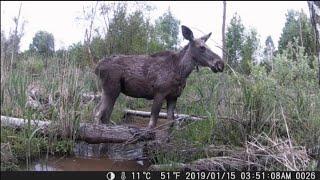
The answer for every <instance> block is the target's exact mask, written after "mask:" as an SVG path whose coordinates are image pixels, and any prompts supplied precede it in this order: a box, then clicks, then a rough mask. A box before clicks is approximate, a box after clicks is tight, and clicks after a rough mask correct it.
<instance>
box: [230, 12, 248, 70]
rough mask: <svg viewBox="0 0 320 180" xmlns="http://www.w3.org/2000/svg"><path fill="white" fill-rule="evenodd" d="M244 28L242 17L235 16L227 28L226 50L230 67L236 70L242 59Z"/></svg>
mask: <svg viewBox="0 0 320 180" xmlns="http://www.w3.org/2000/svg"><path fill="white" fill-rule="evenodd" d="M244 30H245V28H244V26H243V24H242V22H241V18H240V16H238V15H237V14H234V16H233V17H232V19H231V21H230V25H229V26H228V28H227V33H226V38H227V39H226V48H227V52H228V61H229V64H230V66H231V67H232V68H233V69H235V68H237V67H238V65H239V62H240V60H241V59H240V58H241V47H242V42H243V40H244Z"/></svg>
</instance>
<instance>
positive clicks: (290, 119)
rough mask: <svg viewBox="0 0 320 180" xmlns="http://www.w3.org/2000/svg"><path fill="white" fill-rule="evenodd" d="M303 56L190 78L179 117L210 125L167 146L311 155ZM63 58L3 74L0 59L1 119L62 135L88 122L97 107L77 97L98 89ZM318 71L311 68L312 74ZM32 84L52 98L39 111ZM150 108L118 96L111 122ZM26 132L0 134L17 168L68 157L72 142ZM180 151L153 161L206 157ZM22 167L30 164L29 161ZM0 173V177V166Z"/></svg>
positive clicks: (313, 106)
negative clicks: (54, 126)
mask: <svg viewBox="0 0 320 180" xmlns="http://www.w3.org/2000/svg"><path fill="white" fill-rule="evenodd" d="M307 58H308V57H306V56H304V55H303V49H300V51H299V52H298V53H297V60H296V61H293V60H291V59H288V58H287V54H286V52H285V53H284V54H282V55H278V56H277V57H276V58H275V60H274V69H273V70H272V71H271V72H269V73H267V72H266V70H265V69H264V68H263V67H262V66H259V65H253V66H252V67H251V68H252V73H251V74H250V75H249V76H247V75H243V74H239V73H236V72H224V73H225V77H226V78H225V81H224V82H221V81H220V79H221V78H220V76H221V74H214V73H212V72H211V71H210V70H208V69H201V70H200V72H199V73H192V74H191V76H190V77H189V79H188V81H187V86H186V88H185V90H184V92H183V94H182V96H181V97H180V98H179V99H178V103H177V109H176V111H177V112H178V113H185V114H193V115H205V116H208V117H209V118H208V120H206V121H203V122H194V123H191V124H190V125H188V126H185V127H184V128H182V129H179V130H175V131H174V132H173V139H172V142H174V143H175V146H176V147H177V149H179V147H195V148H205V147H207V146H209V145H228V146H232V147H244V146H245V145H246V142H248V141H250V140H252V138H253V137H257V136H259V135H261V134H266V135H268V136H269V137H272V138H288V136H290V137H289V138H290V139H291V140H292V142H293V143H294V144H295V145H301V146H306V147H307V149H317V148H318V149H317V152H318V154H316V155H315V156H314V157H313V158H320V157H319V146H320V139H319V137H320V92H319V86H318V85H317V79H316V69H312V68H310V66H309V65H308V63H307V62H308V61H307ZM69 59H70V58H69V57H68V54H65V56H64V57H51V58H47V61H48V66H47V67H45V66H44V63H43V62H44V61H45V59H44V57H40V56H28V57H20V59H19V62H17V63H16V64H17V65H16V66H14V68H13V69H8V68H7V66H6V64H5V60H3V59H1V99H0V102H1V115H5V116H13V117H20V118H25V119H40V120H52V121H55V122H57V123H58V124H59V128H61V129H62V130H63V131H66V132H73V133H71V134H74V132H75V131H76V129H77V127H78V124H79V122H92V120H93V119H92V116H91V115H92V111H93V108H94V106H95V105H96V104H95V102H89V103H84V102H83V101H82V94H83V93H86V92H98V91H99V88H100V87H99V85H98V81H97V78H96V77H95V75H94V74H93V70H92V69H90V68H88V67H85V68H80V67H78V65H77V63H76V62H74V61H69ZM314 67H316V66H314ZM222 83H225V86H224V87H227V88H226V89H224V90H223V91H224V92H225V93H224V94H225V97H224V98H225V102H226V103H225V106H224V107H223V106H222V105H221V104H220V103H219V102H220V100H221V96H220V94H219V88H221V84H222ZM31 84H35V85H37V86H40V87H41V88H43V90H44V96H45V97H51V98H52V105H51V106H48V107H47V108H46V110H45V111H38V110H33V109H31V108H27V107H26V106H25V105H26V102H27V100H28V99H27V90H28V86H30V85H31ZM150 105H151V101H147V100H144V99H134V98H128V97H126V96H124V95H120V97H119V99H118V100H117V102H116V104H115V107H114V111H113V113H112V116H111V119H112V120H113V121H115V122H119V121H120V120H121V119H122V116H123V114H122V111H123V109H124V108H132V109H143V110H149V109H150V107H151V106H150ZM34 132H35V129H32V128H31V127H29V128H27V129H24V130H22V131H20V132H16V131H14V130H12V129H7V128H3V127H1V142H9V143H10V144H11V145H12V149H13V153H14V154H15V156H16V157H17V158H18V159H19V160H23V161H25V162H28V163H29V161H30V160H32V159H33V158H37V157H39V156H41V155H42V154H43V153H46V154H56V153H60V154H66V153H67V154H70V153H72V148H73V143H74V138H75V137H74V136H71V137H64V139H63V140H62V141H61V140H59V141H58V140H57V137H56V135H55V134H52V135H50V136H49V137H42V136H39V135H36V134H35V133H34ZM179 153H180V152H179V151H172V152H167V151H162V150H161V149H159V150H158V151H157V153H156V154H155V159H156V160H157V162H156V163H168V162H188V161H192V160H195V159H198V158H204V157H207V155H206V154H203V153H195V154H192V155H190V156H186V155H183V154H179ZM27 160H28V161H27ZM1 168H3V169H5V168H6V167H3V166H2V164H1Z"/></svg>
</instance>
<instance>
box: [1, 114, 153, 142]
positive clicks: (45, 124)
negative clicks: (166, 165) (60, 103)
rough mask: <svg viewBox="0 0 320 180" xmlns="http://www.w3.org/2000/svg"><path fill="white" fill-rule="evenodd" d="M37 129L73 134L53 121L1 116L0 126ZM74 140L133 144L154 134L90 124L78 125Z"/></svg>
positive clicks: (45, 133) (149, 138) (130, 128)
mask: <svg viewBox="0 0 320 180" xmlns="http://www.w3.org/2000/svg"><path fill="white" fill-rule="evenodd" d="M29 123H30V125H31V126H32V127H34V128H37V130H36V132H37V133H40V134H43V135H49V134H50V133H55V134H57V135H60V136H69V137H71V136H72V135H73V133H74V132H68V131H63V130H62V128H61V127H59V125H58V124H57V123H54V122H53V121H40V120H29V121H28V120H26V119H21V118H14V117H7V116H1V126H3V127H11V128H16V129H21V128H23V127H27V126H28V124H29ZM75 135H76V140H82V141H85V142H88V143H92V144H95V143H123V142H126V143H128V142H130V143H134V142H137V141H142V140H153V139H155V133H154V132H152V131H149V130H146V129H143V128H137V127H129V126H124V125H117V126H111V125H101V124H91V123H80V124H79V127H78V128H77V129H76V133H75Z"/></svg>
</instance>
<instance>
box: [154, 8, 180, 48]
mask: <svg viewBox="0 0 320 180" xmlns="http://www.w3.org/2000/svg"><path fill="white" fill-rule="evenodd" d="M155 24H156V25H155V30H156V34H155V35H156V37H157V38H158V40H159V41H160V43H161V44H163V46H164V47H165V49H171V50H175V49H177V44H178V35H179V30H180V28H179V25H180V21H179V20H178V19H176V18H175V17H174V16H173V14H172V12H171V10H170V8H169V9H168V10H167V12H165V13H164V14H163V15H162V16H160V17H159V18H158V19H157V20H156V22H155Z"/></svg>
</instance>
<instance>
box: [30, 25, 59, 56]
mask: <svg viewBox="0 0 320 180" xmlns="http://www.w3.org/2000/svg"><path fill="white" fill-rule="evenodd" d="M29 50H31V51H32V52H36V53H38V54H40V55H43V56H51V55H53V53H54V37H53V35H52V34H51V33H48V32H46V31H38V32H37V33H36V34H35V36H34V37H33V39H32V43H31V44H30V46H29Z"/></svg>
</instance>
